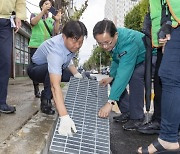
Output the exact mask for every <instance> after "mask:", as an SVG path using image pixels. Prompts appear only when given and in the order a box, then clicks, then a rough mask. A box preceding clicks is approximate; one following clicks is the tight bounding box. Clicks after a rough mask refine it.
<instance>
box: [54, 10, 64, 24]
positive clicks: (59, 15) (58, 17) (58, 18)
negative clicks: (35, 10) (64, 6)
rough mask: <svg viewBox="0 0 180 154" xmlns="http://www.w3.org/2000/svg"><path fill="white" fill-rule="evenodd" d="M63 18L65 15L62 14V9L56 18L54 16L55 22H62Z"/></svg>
mask: <svg viewBox="0 0 180 154" xmlns="http://www.w3.org/2000/svg"><path fill="white" fill-rule="evenodd" d="M62 16H63V13H61V9H59V10H58V13H57V14H56V16H53V19H54V20H55V21H58V22H59V21H60V20H61V17H62Z"/></svg>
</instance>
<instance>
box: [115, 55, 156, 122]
mask: <svg viewBox="0 0 180 154" xmlns="http://www.w3.org/2000/svg"><path fill="white" fill-rule="evenodd" d="M156 59H157V58H156V56H153V58H152V67H153V69H152V70H153V71H152V72H154V68H155V63H156ZM144 71H145V65H144V63H141V64H138V65H137V66H136V67H135V69H134V72H133V75H132V77H131V79H130V82H129V94H128V92H127V90H125V91H124V92H123V94H122V95H121V97H120V100H119V102H118V106H119V108H120V111H121V112H122V113H125V112H129V113H130V119H141V118H143V117H144Z"/></svg>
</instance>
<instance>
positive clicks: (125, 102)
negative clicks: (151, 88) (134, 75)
mask: <svg viewBox="0 0 180 154" xmlns="http://www.w3.org/2000/svg"><path fill="white" fill-rule="evenodd" d="M117 105H118V107H119V109H120V111H121V115H119V116H115V117H113V119H114V120H115V121H116V122H120V123H124V122H127V121H128V120H129V94H128V91H127V89H125V90H124V92H123V93H122V95H121V97H120V99H119V101H117Z"/></svg>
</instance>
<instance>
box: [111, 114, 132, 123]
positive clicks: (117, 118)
mask: <svg viewBox="0 0 180 154" xmlns="http://www.w3.org/2000/svg"><path fill="white" fill-rule="evenodd" d="M129 118H130V115H129V112H125V113H122V114H121V115H119V116H115V117H113V119H114V121H115V122H119V123H125V122H127V121H128V120H129Z"/></svg>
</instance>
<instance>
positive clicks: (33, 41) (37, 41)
mask: <svg viewBox="0 0 180 154" xmlns="http://www.w3.org/2000/svg"><path fill="white" fill-rule="evenodd" d="M45 21H46V23H47V25H48V27H49V30H50V31H51V33H52V31H53V23H54V20H53V19H52V18H50V17H48V18H46V19H45ZM50 37H51V36H50V34H49V32H48V31H47V28H46V27H45V25H44V22H43V19H41V20H40V21H39V22H38V24H36V25H35V26H33V27H32V34H31V38H30V41H29V47H30V48H38V47H39V46H40V45H41V44H42V43H43V42H44V41H45V40H47V39H49V38H50Z"/></svg>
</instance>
